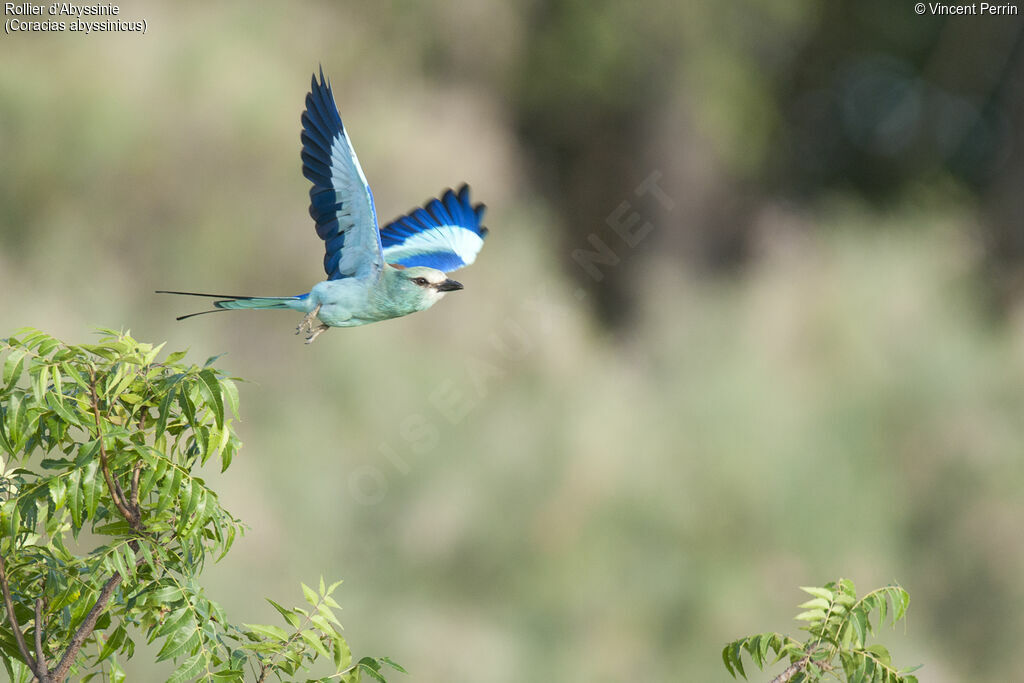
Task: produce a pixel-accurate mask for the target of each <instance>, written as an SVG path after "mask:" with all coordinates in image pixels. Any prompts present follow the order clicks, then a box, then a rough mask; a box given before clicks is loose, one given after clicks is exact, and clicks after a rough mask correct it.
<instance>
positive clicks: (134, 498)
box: [128, 460, 142, 522]
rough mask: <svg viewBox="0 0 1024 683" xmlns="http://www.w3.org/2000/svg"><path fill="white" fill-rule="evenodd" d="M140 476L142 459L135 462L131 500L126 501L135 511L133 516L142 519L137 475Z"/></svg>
mask: <svg viewBox="0 0 1024 683" xmlns="http://www.w3.org/2000/svg"><path fill="white" fill-rule="evenodd" d="M141 476H142V461H141V460H139V461H137V462H136V463H135V471H134V472H132V492H131V500H130V501H128V506H129V507H130V508H131V509H132V511H133V512H134V513H135V518H136V519H137V520H139V522H141V521H142V508H141V507H140V506H139V477H141Z"/></svg>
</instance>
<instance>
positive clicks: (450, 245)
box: [157, 67, 487, 344]
mask: <svg viewBox="0 0 1024 683" xmlns="http://www.w3.org/2000/svg"><path fill="white" fill-rule="evenodd" d="M302 174H303V175H304V176H306V178H308V179H309V180H310V182H312V183H313V186H312V187H311V188H310V190H309V198H310V204H309V214H310V215H311V216H312V217H313V220H314V221H316V233H317V235H319V236H320V239H322V240H323V241H324V245H325V248H326V254H325V255H324V270H325V271H326V273H327V279H326V280H324V281H323V282H319V283H317V284H316V285H314V286H313V288H312V289H311V290H310V291H309V292H307V293H306V294H298V295H296V296H232V295H228V294H203V293H200V292H173V291H168V290H158V291H157V293H158V294H184V295H187V296H204V297H211V298H214V299H217V301H214V302H213V306H214V308H213V309H211V310H208V311H200V312H199V313H191V314H189V315H183V316H180V317H179V318H178V320H184V319H185V318H191V317H193V316H196V315H203V314H204V313H216V312H219V311H226V310H242V309H291V310H293V311H299V312H302V313H305V314H306V316H305V317H304V318H303V319H302V322H301V323H299V326H298V328H296V331H295V333H296V334H300V333H305V334H306V343H307V344H311V343H313V341H314V340H315V339H316V338H317V337H318V336H320V334H321V333H323V332H324V331H326V330H328V329H330V328H331V327H354V326H356V325H366V324H369V323H374V322H378V321H380V320H389V319H391V318H397V317H399V316H403V315H408V314H410V313H415V312H416V311H423V310H426V309H428V308H430V307H431V306H433V305H434V304H435V303H437V302H438V301H440V300H441V298H443V297H444V295H445V294H446V293H447V292H452V291H455V290H459V289H462V284H461V283H459V282H456V281H455V280H452V279H451V278H449V277H448V275H447V273H450V272H452V271H454V270H458V269H459V268H461V267H463V266H468V265H469V264H471V263H473V261H474V260H476V255H477V254H478V253H479V252H480V248H481V247H482V246H483V243H484V237H485V236H486V235H487V228H485V227H483V226H481V225H480V221H481V220H482V219H483V214H484V208H485V207H484V205H483V204H476V205H473V204H472V203H471V202H470V200H469V187H467V186H466V185H463V186H462V187H461V188H460V189H459V190H458V191H457V192H453V191H452V190H447V191H446V192H445V193H444V194H443V195H442V196H441V197H440V199H431V200H430V201H428V202H427V203H426V204H425V205H424V206H423V208H417V209H414V210H413V211H411V212H409V213H408V214H406V215H404V216H401V217H399V218H396V219H395V220H393V221H391V222H390V223H388V224H387V225H385V226H384V227H383V228H380V227H379V226H378V223H377V211H376V209H375V208H374V206H373V193H372V192H370V186H369V185H368V184H367V182H366V177H365V176H364V175H363V169H362V168H361V167H360V166H359V159H358V158H356V153H355V150H354V149H353V148H352V143H351V142H350V141H349V137H348V134H347V133H346V131H345V127H344V125H342V123H341V116H340V115H339V114H338V106H337V104H335V102H334V93H333V91H332V90H331V85H330V82H329V81H327V80H326V79H325V78H324V71H323V68H322V67H321V69H320V80H319V81H317V78H316V74H313V79H312V86H311V87H310V92H309V94H307V95H306V110H305V111H304V112H303V113H302Z"/></svg>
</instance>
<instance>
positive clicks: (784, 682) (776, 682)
mask: <svg viewBox="0 0 1024 683" xmlns="http://www.w3.org/2000/svg"><path fill="white" fill-rule="evenodd" d="M810 663H811V656H810V655H805V656H804V657H803V658H802V659H800V660H799V661H797V662H795V663H793V664H790V665H789V666H787V667H786V669H785V670H784V671H783V672H782V673H780V674H779V675H778V676H776V677H775V678H773V679H772V680H771V683H789V680H790V679H792V678H793V676H796V675H797V674H798V673H800V672H801V671H803V670H804V669H806V668H807V665H808V664H810Z"/></svg>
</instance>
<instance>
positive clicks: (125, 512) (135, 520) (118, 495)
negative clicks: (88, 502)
mask: <svg viewBox="0 0 1024 683" xmlns="http://www.w3.org/2000/svg"><path fill="white" fill-rule="evenodd" d="M89 392H90V393H91V394H92V415H93V417H94V418H95V420H96V440H97V441H98V442H99V444H100V469H101V470H103V478H104V479H105V480H106V481H107V489H108V490H109V491H110V497H111V498H112V499H113V500H114V506H115V507H116V508H117V511H118V512H120V513H121V516H122V517H124V518H125V520H127V522H128V524H129V525H131V527H132V528H133V529H135V530H136V531H141V528H140V525H139V515H137V514H136V513H135V511H134V510H132V509H131V508H129V507H128V506H127V505H125V502H124V491H122V490H121V485H120V484H118V483H117V482H116V481H114V478H113V477H112V476H111V475H110V467H108V465H107V449H106V448H105V447H104V445H103V429H102V427H101V426H100V406H99V403H100V401H99V398H98V397H97V396H96V375H95V374H91V375H90V376H89Z"/></svg>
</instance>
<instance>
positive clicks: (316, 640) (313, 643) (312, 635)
mask: <svg viewBox="0 0 1024 683" xmlns="http://www.w3.org/2000/svg"><path fill="white" fill-rule="evenodd" d="M299 636H301V637H302V639H303V640H304V641H306V643H308V644H309V646H310V647H311V648H313V649H314V650H316V652H317V654H319V655H322V656H323V657H325V658H328V659H329V658H330V657H331V653H330V652H328V651H327V648H326V647H324V644H323V643H322V642H321V641H320V637H319V636H318V635H317V634H316V632H315V631H309V630H306V631H299Z"/></svg>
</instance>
